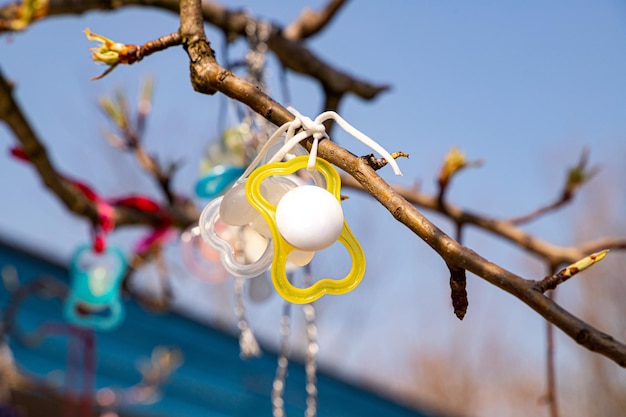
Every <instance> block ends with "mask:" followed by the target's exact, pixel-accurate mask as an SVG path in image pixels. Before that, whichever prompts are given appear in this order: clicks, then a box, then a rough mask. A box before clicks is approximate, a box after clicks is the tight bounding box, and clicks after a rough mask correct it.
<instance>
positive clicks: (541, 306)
mask: <svg viewBox="0 0 626 417" xmlns="http://www.w3.org/2000/svg"><path fill="white" fill-rule="evenodd" d="M199 9H200V0H181V11H183V10H184V11H185V12H186V13H189V15H187V14H186V13H181V35H182V37H183V39H185V40H187V42H186V47H187V50H188V53H189V57H190V65H191V72H192V76H191V79H192V83H193V87H194V89H196V90H198V91H202V92H211V93H214V92H215V91H219V92H222V93H223V94H226V95H227V96H229V97H231V98H234V99H236V100H238V101H240V102H241V103H244V104H246V105H248V106H249V107H250V108H251V109H252V110H254V111H255V112H257V113H258V114H261V115H263V116H264V117H265V118H266V119H268V120H269V121H271V122H272V123H274V124H276V125H282V124H284V123H287V122H289V121H291V120H293V115H292V114H291V113H289V112H288V111H287V110H286V109H285V108H284V107H283V106H281V105H280V104H279V103H277V102H276V101H274V100H273V99H271V98H270V97H268V96H267V95H265V94H264V93H263V92H261V91H259V90H257V89H255V87H254V86H252V85H250V84H249V83H247V82H246V81H244V80H242V79H240V78H239V77H237V76H236V75H234V74H232V73H231V72H230V71H227V70H225V69H224V68H222V67H220V66H219V65H218V64H217V62H216V61H215V57H214V56H213V54H212V51H211V49H210V47H209V46H208V41H207V40H206V37H205V36H204V30H203V28H202V25H201V23H200V22H199V19H198V18H197V14H198V13H199ZM201 32H202V33H201ZM303 145H305V147H307V145H308V147H309V148H310V142H304V143H303ZM318 156H320V157H322V158H324V159H326V160H328V161H329V162H331V163H333V164H334V165H336V166H337V167H339V168H341V169H342V170H344V171H345V172H347V173H348V174H350V175H351V176H352V177H353V178H354V179H356V180H357V181H358V182H359V184H360V185H361V186H362V187H363V189H364V190H366V191H367V192H368V193H369V194H371V195H372V196H373V197H374V198H376V199H377V200H378V201H379V202H380V203H381V204H382V205H383V206H384V207H385V208H387V210H389V212H390V213H391V214H392V215H393V216H394V218H395V219H396V220H398V221H399V222H400V223H402V224H404V225H405V226H407V227H408V228H409V229H410V230H411V231H413V232H414V233H415V234H416V235H418V236H419V237H420V238H421V239H422V240H423V241H424V242H426V243H427V244H428V245H429V246H430V247H431V248H432V249H434V250H435V251H436V252H437V253H438V254H439V255H440V256H441V257H442V259H443V260H444V261H445V262H446V264H447V265H449V266H450V267H454V268H460V269H466V270H468V271H470V272H472V273H474V274H476V275H478V276H480V277H482V278H483V279H485V280H486V281H488V282H490V283H491V284H493V285H495V286H497V287H498V288H501V289H503V290H504V291H506V292H508V293H510V294H512V295H514V296H515V297H517V298H519V299H520V300H521V301H523V302H524V303H526V304H527V305H528V306H530V307H531V308H532V309H533V310H535V311H536V312H537V313H539V314H540V315H541V316H543V317H544V318H545V319H546V320H548V321H550V322H551V323H553V324H554V325H556V326H557V327H559V328H560V329H561V330H563V331H564V332H565V333H566V334H568V335H569V336H570V337H572V338H573V339H574V340H576V341H577V342H578V343H580V344H582V345H583V346H585V347H587V348H588V349H589V350H592V351H595V352H598V353H601V354H603V355H605V356H607V357H609V358H611V359H612V360H614V361H615V362H617V363H618V364H619V365H621V366H623V367H626V345H624V344H621V343H619V342H617V341H616V340H615V339H613V338H612V337H611V336H609V335H607V334H605V333H602V332H600V331H599V330H597V329H595V328H593V327H591V326H589V325H588V324H587V323H585V322H583V321H582V320H580V319H578V318H577V317H575V316H574V315H572V314H570V313H569V312H567V311H566V310H564V309H563V308H562V307H560V306H559V305H558V304H556V303H555V302H553V301H552V300H550V299H549V298H548V297H546V296H545V295H544V294H543V293H541V292H539V291H537V290H536V289H534V288H533V284H534V281H530V280H525V279H523V278H521V277H519V276H517V275H515V274H513V273H511V272H509V271H507V270H505V269H503V268H501V267H499V266H497V265H495V264H493V263H491V262H489V261H488V260H486V259H484V258H482V257H481V256H480V255H478V254H477V253H475V252H474V251H472V250H471V249H469V248H466V247H464V246H462V245H460V244H459V243H458V242H456V241H455V240H453V239H452V238H450V237H449V236H448V235H446V234H445V233H444V232H443V231H441V230H440V229H439V228H437V227H436V226H435V225H434V224H433V223H431V222H430V221H429V220H428V219H426V217H424V216H423V215H422V214H421V213H420V212H419V211H418V210H417V209H416V208H415V207H414V206H413V205H412V204H411V203H409V202H408V201H407V200H406V199H405V198H404V197H402V196H401V195H400V194H398V193H397V192H396V191H395V190H394V189H393V188H392V187H391V186H390V185H389V184H387V183H386V182H385V181H384V180H383V179H382V178H381V177H380V176H378V174H377V173H376V171H374V170H373V169H372V168H371V167H370V166H369V165H368V164H367V162H366V161H364V160H363V159H362V158H359V157H357V156H355V155H353V154H352V153H350V152H348V151H347V150H346V149H343V148H341V147H340V146H338V145H337V144H335V143H333V142H332V141H330V140H324V141H321V142H320V144H319V148H318Z"/></svg>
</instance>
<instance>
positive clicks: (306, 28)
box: [283, 0, 346, 41]
mask: <svg viewBox="0 0 626 417" xmlns="http://www.w3.org/2000/svg"><path fill="white" fill-rule="evenodd" d="M345 4H346V1H345V0H330V1H329V2H328V3H327V4H326V6H325V7H324V8H323V9H322V10H320V11H319V12H316V11H315V10H313V9H311V8H309V7H307V8H305V9H304V10H303V11H302V14H301V15H300V17H298V20H296V21H294V22H293V23H291V24H290V25H289V26H287V27H286V28H285V30H284V31H283V36H284V37H285V38H287V39H290V40H293V41H295V40H301V39H305V38H309V37H311V36H313V35H315V34H316V33H318V32H319V31H320V30H322V29H324V27H326V25H327V24H328V23H329V22H330V21H331V20H332V19H333V17H335V16H336V15H337V12H338V11H339V9H341V7H342V6H344V5H345Z"/></svg>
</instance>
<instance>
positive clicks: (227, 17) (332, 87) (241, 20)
mask: <svg viewBox="0 0 626 417" xmlns="http://www.w3.org/2000/svg"><path fill="white" fill-rule="evenodd" d="M125 6H147V7H156V8H160V9H164V10H168V11H171V12H174V13H176V14H178V13H179V10H180V9H179V2H178V0H115V1H112V0H81V1H76V0H51V1H50V4H49V6H48V10H47V14H46V16H45V17H49V16H57V15H66V14H82V13H86V12H88V11H91V10H115V9H118V8H120V7H125ZM14 8H15V5H7V6H4V7H0V23H1V22H2V19H3V18H5V19H6V17H4V16H5V15H6V14H11V13H14V12H13V11H12V10H13V9H14ZM200 17H201V18H204V20H205V21H206V22H208V23H210V24H212V25H214V26H216V27H218V28H220V29H221V30H222V31H223V32H224V33H225V34H226V36H227V37H228V38H229V39H232V38H233V37H235V36H242V37H245V36H246V27H247V26H248V25H249V24H256V23H258V22H257V21H256V20H255V19H253V18H252V17H250V16H248V15H247V14H246V13H245V12H243V11H234V10H229V9H227V8H225V7H223V6H221V5H219V4H217V3H214V2H211V1H203V2H202V4H201V15H200ZM40 20H41V19H40ZM9 30H11V29H10V28H6V27H3V26H2V25H1V24H0V33H2V32H3V31H9ZM282 32H283V30H282V28H281V27H278V26H276V25H273V26H272V28H271V30H270V38H269V39H268V42H267V43H268V46H269V48H270V50H271V51H272V52H274V53H275V54H276V56H277V57H278V59H279V60H280V61H281V63H282V65H283V66H285V67H286V68H288V69H290V70H292V71H294V72H297V73H299V74H303V75H306V76H309V77H312V78H314V79H316V80H317V81H319V82H320V84H321V86H322V88H323V89H324V90H326V91H330V92H333V93H335V94H345V93H352V94H355V95H357V96H358V97H361V98H363V99H372V98H374V97H376V96H377V95H378V94H379V93H382V92H384V91H386V90H388V89H389V86H388V85H375V84H372V83H369V82H366V81H362V80H359V79H356V78H354V77H352V76H351V75H348V74H347V73H345V72H342V71H340V70H338V69H335V68H333V67H332V66H331V65H329V64H327V63H326V62H324V61H322V60H321V59H320V58H319V57H317V56H316V55H315V54H313V53H312V52H311V51H310V50H309V49H307V48H306V46H305V45H303V44H302V43H300V42H296V41H293V40H290V39H287V38H285V37H284V35H283V34H282ZM181 33H182V32H181Z"/></svg>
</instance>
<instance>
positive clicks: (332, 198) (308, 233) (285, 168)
mask: <svg viewBox="0 0 626 417" xmlns="http://www.w3.org/2000/svg"><path fill="white" fill-rule="evenodd" d="M308 163H309V158H308V157H307V156H299V157H296V158H293V159H291V160H290V161H288V162H275V163H271V164H267V165H263V166H261V167H259V168H257V169H256V170H255V171H254V172H253V173H252V174H251V175H250V177H249V178H248V181H247V183H246V191H247V196H248V200H249V201H250V204H251V205H252V206H253V207H255V208H256V209H257V210H258V211H259V212H260V213H261V215H262V216H263V217H264V218H265V220H266V221H267V224H268V225H269V227H270V230H271V231H272V240H273V242H274V256H273V262H272V269H271V271H272V281H273V283H274V287H275V288H276V291H278V293H279V294H280V295H281V296H282V297H283V298H284V299H286V300H287V301H289V302H292V303H296V304H306V303H311V302H313V301H315V300H317V299H318V298H320V297H321V296H323V295H324V294H344V293H346V292H349V291H352V290H353V289H354V288H356V286H357V285H359V283H360V282H361V280H362V278H363V275H364V274H365V256H364V254H363V249H362V248H361V245H359V242H358V241H357V240H356V238H355V237H354V235H353V234H352V232H351V231H350V229H349V228H348V224H347V223H346V222H345V220H344V217H343V210H342V209H341V204H340V201H341V200H340V199H341V197H340V183H341V180H340V178H339V174H338V173H337V171H336V170H335V169H334V168H333V167H332V166H331V165H330V164H329V163H328V162H326V161H325V160H323V159H320V158H317V160H316V163H315V169H316V170H317V171H319V172H320V173H321V174H322V175H323V176H324V178H325V179H326V184H327V185H326V188H321V187H318V186H315V185H305V186H302V187H297V188H294V189H292V190H290V191H289V192H288V193H286V194H285V195H284V196H283V197H282V198H281V199H280V201H279V202H278V204H276V205H274V204H272V203H270V202H269V201H268V200H267V199H266V198H265V197H264V196H263V194H262V193H261V191H260V185H261V184H262V181H263V180H264V179H266V178H268V177H270V176H272V175H287V174H291V173H294V172H296V171H297V170H299V169H303V168H306V167H307V166H308ZM336 241H337V242H339V243H341V244H343V245H344V246H345V248H346V249H347V251H348V254H349V255H350V257H351V258H352V267H351V269H350V271H349V272H348V274H347V275H346V276H345V277H344V278H342V279H330V278H324V279H321V280H319V281H317V282H316V283H314V284H313V285H311V286H310V287H308V288H297V287H295V286H294V285H293V284H291V282H289V279H288V278H287V270H286V265H287V259H288V257H289V256H290V255H291V256H292V257H293V255H292V254H297V256H298V257H300V256H302V257H306V258H308V260H309V261H310V259H311V258H312V254H314V253H315V252H316V251H319V250H323V249H326V248H327V247H329V246H330V245H332V244H333V243H335V242H336ZM309 254H310V255H309ZM306 263H308V262H306ZM306 263H303V265H304V264H306Z"/></svg>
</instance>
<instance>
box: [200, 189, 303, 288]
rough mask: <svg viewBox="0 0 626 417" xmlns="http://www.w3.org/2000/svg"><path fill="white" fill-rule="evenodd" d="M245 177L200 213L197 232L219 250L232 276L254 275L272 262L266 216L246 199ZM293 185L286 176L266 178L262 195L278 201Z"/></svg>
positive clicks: (223, 263) (247, 276) (246, 276)
mask: <svg viewBox="0 0 626 417" xmlns="http://www.w3.org/2000/svg"><path fill="white" fill-rule="evenodd" d="M245 182H246V179H245V178H243V179H240V180H239V181H237V182H236V183H235V185H234V186H233V187H232V188H231V189H230V190H228V192H226V194H224V195H223V196H222V197H218V198H216V199H215V200H213V201H211V202H210V203H209V204H207V206H206V207H205V208H204V210H203V211H202V213H201V214H200V219H199V222H198V223H199V231H200V235H201V236H202V238H203V239H204V241H205V242H206V243H208V244H209V245H210V246H211V247H212V248H214V249H215V250H217V251H218V252H219V253H220V259H221V261H222V265H223V266H224V268H225V269H226V270H227V271H228V272H229V273H230V274H232V275H233V276H236V277H241V278H254V277H256V276H259V275H261V274H262V273H263V272H264V271H266V270H267V269H268V268H269V267H270V265H271V263H272V256H273V248H272V245H271V242H270V238H271V236H272V233H271V230H270V227H269V226H268V225H267V223H266V221H265V219H264V218H263V217H262V216H261V214H260V213H259V212H257V211H256V210H255V209H254V208H253V207H252V206H251V205H250V203H249V202H248V199H247V197H246V185H245ZM294 187H296V184H295V183H294V182H292V181H291V180H289V179H286V178H281V179H278V180H277V179H273V178H272V179H269V180H268V181H266V182H264V183H263V184H262V185H261V188H262V191H261V192H262V193H263V195H264V196H265V197H266V198H268V199H269V200H271V201H273V202H274V203H277V202H278V201H279V200H280V198H281V197H282V196H283V195H285V194H286V193H287V191H289V190H290V189H291V188H294Z"/></svg>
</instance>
